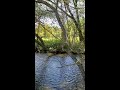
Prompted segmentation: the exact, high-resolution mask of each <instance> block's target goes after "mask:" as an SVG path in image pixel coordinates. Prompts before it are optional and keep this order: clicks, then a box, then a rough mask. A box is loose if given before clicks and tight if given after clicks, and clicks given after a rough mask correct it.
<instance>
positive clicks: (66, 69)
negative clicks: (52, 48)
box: [35, 54, 83, 90]
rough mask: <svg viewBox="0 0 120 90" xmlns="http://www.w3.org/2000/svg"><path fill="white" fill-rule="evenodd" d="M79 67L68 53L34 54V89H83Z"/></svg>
mask: <svg viewBox="0 0 120 90" xmlns="http://www.w3.org/2000/svg"><path fill="white" fill-rule="evenodd" d="M82 80H83V77H82V75H81V70H80V68H79V67H78V66H77V65H76V64H75V62H74V60H73V59H72V58H71V57H70V56H69V55H64V56H59V55H55V56H51V57H49V58H48V56H47V54H35V87H36V90H83V89H81V88H82V87H83V85H82V84H83V83H82Z"/></svg>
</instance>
